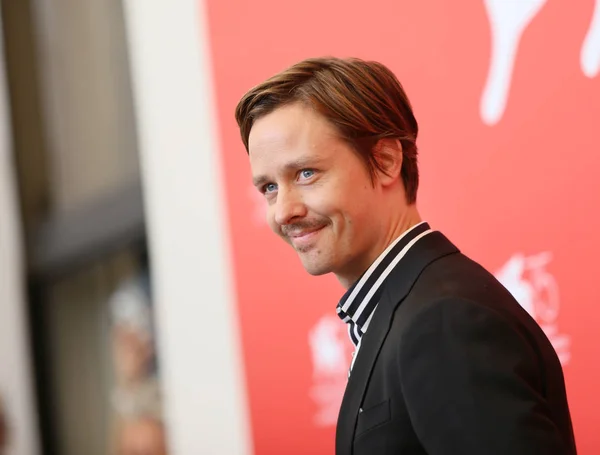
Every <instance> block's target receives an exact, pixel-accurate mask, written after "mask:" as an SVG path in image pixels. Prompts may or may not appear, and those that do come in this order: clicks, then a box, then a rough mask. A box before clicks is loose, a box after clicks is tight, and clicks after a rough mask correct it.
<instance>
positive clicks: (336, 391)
mask: <svg viewBox="0 0 600 455" xmlns="http://www.w3.org/2000/svg"><path fill="white" fill-rule="evenodd" d="M308 341H309V345H310V349H311V354H312V366H313V385H312V388H311V392H310V395H311V398H312V399H313V401H314V403H315V404H316V405H317V413H316V415H315V418H314V420H315V423H316V425H317V426H321V427H325V426H332V425H335V424H336V421H337V417H338V413H339V410H340V405H341V404H342V398H343V396H344V390H345V388H346V383H347V380H348V369H349V368H350V357H351V354H350V352H351V345H350V340H349V339H348V333H347V331H346V324H344V323H343V322H342V321H341V320H340V318H338V317H337V316H334V315H326V316H323V317H322V318H321V319H319V320H318V321H317V323H316V324H315V325H314V326H313V328H312V329H311V330H310V332H309V335H308Z"/></svg>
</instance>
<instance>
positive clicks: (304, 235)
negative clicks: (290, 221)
mask: <svg viewBox="0 0 600 455" xmlns="http://www.w3.org/2000/svg"><path fill="white" fill-rule="evenodd" d="M324 227H325V226H321V227H319V228H317V229H310V230H304V231H298V232H294V233H290V234H288V235H287V236H288V237H289V239H290V240H291V241H292V243H293V244H294V245H306V244H307V243H310V242H311V241H312V240H313V239H314V238H315V237H316V236H317V235H318V234H319V232H321V231H322V230H323V228H324Z"/></svg>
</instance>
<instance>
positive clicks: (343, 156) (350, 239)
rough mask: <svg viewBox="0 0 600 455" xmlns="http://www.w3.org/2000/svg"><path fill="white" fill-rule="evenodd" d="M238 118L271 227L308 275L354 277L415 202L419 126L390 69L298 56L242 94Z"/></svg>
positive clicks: (388, 239)
mask: <svg viewBox="0 0 600 455" xmlns="http://www.w3.org/2000/svg"><path fill="white" fill-rule="evenodd" d="M236 119H237V122H238V125H239V127H240V131H241V135H242V140H243V142H244V145H245V147H246V150H247V151H248V153H249V156H250V165H251V168H252V174H253V179H254V183H255V185H256V187H257V189H258V190H259V191H261V192H262V193H263V194H264V195H265V198H266V199H267V201H268V213H267V218H268V221H269V225H270V226H271V228H272V229H273V231H275V233H277V234H278V235H280V236H281V237H282V238H283V239H284V240H286V241H287V242H288V243H290V244H291V245H292V246H293V247H294V248H295V249H296V251H297V252H298V254H299V256H300V258H301V260H302V263H303V265H304V267H305V268H306V270H307V271H308V272H309V273H311V274H313V275H320V274H323V273H328V272H333V273H335V274H336V275H338V277H342V278H345V277H348V279H352V278H356V277H357V275H360V274H361V273H362V272H363V271H364V270H365V269H366V268H367V267H368V266H369V264H370V263H371V262H372V261H373V260H375V258H376V257H377V256H378V255H379V254H380V253H381V251H383V249H385V247H386V246H387V244H388V243H389V242H390V241H391V240H393V238H389V237H390V236H395V233H394V232H392V231H394V229H396V228H397V226H396V225H397V224H401V223H402V222H403V220H404V219H405V218H406V216H407V213H409V212H410V210H411V209H413V208H414V205H415V202H416V196H417V188H418V183H419V173H418V167H417V147H416V138H417V132H418V126H417V122H416V120H415V117H414V115H413V112H412V108H411V106H410V103H409V101H408V98H407V96H406V94H405V93H404V90H403V88H402V86H401V85H400V83H399V82H398V80H397V79H396V77H395V76H394V75H393V73H392V72H391V71H390V70H388V69H387V68H386V67H385V66H383V65H381V64H380V63H376V62H366V61H362V60H359V59H336V58H323V59H308V60H304V61H302V62H299V63H297V64H296V65H293V66H292V67H290V68H288V69H286V70H284V71H283V72H281V73H279V74H277V75H275V76H273V77H271V78H270V79H268V80H266V81H265V82H263V83H262V84H260V85H258V86H256V87H254V88H253V89H251V90H250V91H249V92H248V93H246V95H244V97H243V98H242V99H241V101H240V102H239V104H238V106H237V109H236Z"/></svg>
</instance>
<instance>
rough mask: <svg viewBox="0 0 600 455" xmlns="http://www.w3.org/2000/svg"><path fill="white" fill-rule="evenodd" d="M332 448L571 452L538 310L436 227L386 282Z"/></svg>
mask: <svg viewBox="0 0 600 455" xmlns="http://www.w3.org/2000/svg"><path fill="white" fill-rule="evenodd" d="M384 286H385V288H384V290H383V294H382V298H381V300H380V302H379V306H378V307H377V310H376V311H375V314H374V316H373V319H372V321H371V323H370V325H369V329H368V330H367V333H366V334H365V335H364V337H363V339H362V342H361V347H360V350H359V352H358V355H357V358H356V361H355V364H354V367H353V369H352V373H351V375H350V377H349V379H348V384H347V387H346V392H345V394H344V399H343V402H342V406H341V409H340V414H339V419H338V425H337V432H336V455H351V454H354V455H417V454H419V455H421V454H428V455H534V454H535V455H551V454H552V455H559V454H560V455H571V454H575V453H576V449H575V442H574V436H573V429H572V425H571V418H570V414H569V408H568V404H567V398H566V392H565V385H564V379H563V373H562V368H561V365H560V362H559V360H558V357H557V355H556V353H555V351H554V349H553V347H552V345H551V344H550V342H549V341H548V339H547V338H546V336H545V335H544V333H543V331H542V330H541V329H540V328H539V326H538V325H537V324H536V322H535V321H534V320H533V319H532V318H531V317H530V316H529V315H528V314H527V312H526V311H525V310H523V308H522V307H521V306H520V305H519V304H518V302H517V301H516V300H515V299H514V298H513V297H512V295H511V294H510V293H509V292H508V291H507V290H506V289H505V288H504V287H503V286H502V285H501V284H500V283H499V282H498V281H497V280H496V279H495V278H494V276H493V275H491V274H490V273H489V272H487V271H486V270H484V269H483V268H482V267H481V266H479V265H478V264H476V263H475V262H473V261H471V260H470V259H469V258H467V257H466V256H464V255H462V254H461V253H460V252H459V251H458V249H457V248H456V247H455V246H454V245H453V244H452V243H450V241H449V240H448V239H446V237H444V236H443V235H442V234H441V233H439V232H434V233H432V234H429V235H427V236H425V237H424V238H422V239H421V240H419V241H418V242H417V243H416V244H415V245H414V246H413V247H412V248H411V249H410V250H409V251H408V253H407V255H406V256H405V257H404V258H403V259H402V260H401V261H400V263H399V264H398V265H397V266H396V268H395V269H394V271H393V272H392V274H390V275H389V276H388V278H387V280H386V282H385V284H384Z"/></svg>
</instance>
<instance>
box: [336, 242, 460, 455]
mask: <svg viewBox="0 0 600 455" xmlns="http://www.w3.org/2000/svg"><path fill="white" fill-rule="evenodd" d="M456 252H458V249H457V248H456V247H455V246H454V245H453V244H452V243H451V242H450V241H449V240H448V239H447V238H446V237H445V236H444V235H443V234H441V233H440V232H437V231H435V232H432V233H431V234H428V235H426V236H424V237H423V238H422V239H420V240H419V241H418V242H417V243H415V244H414V245H413V246H412V247H411V248H410V250H409V251H408V252H407V253H406V256H404V257H403V258H402V260H401V261H400V262H399V263H398V265H396V267H395V268H394V270H393V271H392V273H391V274H390V275H389V276H388V278H387V280H386V283H385V284H384V289H383V294H382V296H381V300H380V302H379V305H378V306H377V309H376V311H375V314H374V315H373V319H372V320H371V323H370V325H369V330H367V333H366V334H365V335H364V336H363V338H362V341H361V346H360V349H359V351H358V354H357V358H356V361H355V363H354V367H353V368H352V373H351V374H350V378H349V379H348V384H347V385H346V391H345V393H344V398H343V400H342V406H341V408H340V413H339V417H338V423H337V429H336V455H350V454H351V453H352V445H353V442H354V432H355V429H356V420H357V417H358V413H359V409H360V407H361V405H362V402H363V398H364V395H365V391H366V389H367V385H368V382H369V378H370V377H371V372H372V370H373V366H374V365H375V360H376V359H377V356H378V354H379V351H380V350H381V346H382V345H383V342H384V340H385V338H386V337H387V334H388V332H389V330H390V325H391V321H392V315H393V313H394V311H395V310H396V308H397V306H398V304H399V303H400V302H401V301H402V300H403V299H404V298H405V297H406V295H407V294H408V292H409V291H410V289H411V288H412V286H413V284H414V283H415V281H416V280H417V278H418V277H419V275H420V274H421V272H422V271H423V270H424V269H425V268H426V267H427V266H428V265H429V264H431V263H432V262H433V261H435V260H436V259H439V258H441V257H443V256H446V255H449V254H452V253H456Z"/></svg>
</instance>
